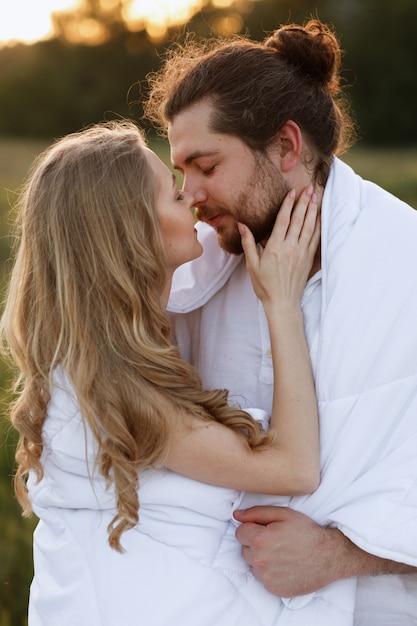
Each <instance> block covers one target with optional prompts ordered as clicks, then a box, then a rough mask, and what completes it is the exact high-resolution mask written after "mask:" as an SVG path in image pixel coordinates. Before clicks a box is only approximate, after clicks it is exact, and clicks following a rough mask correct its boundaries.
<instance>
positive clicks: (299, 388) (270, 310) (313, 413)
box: [166, 190, 319, 494]
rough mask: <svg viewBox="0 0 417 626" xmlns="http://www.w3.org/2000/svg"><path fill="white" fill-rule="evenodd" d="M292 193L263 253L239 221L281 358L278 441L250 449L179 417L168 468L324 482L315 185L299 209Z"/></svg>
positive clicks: (247, 479) (213, 475) (257, 483)
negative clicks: (312, 303)
mask: <svg viewBox="0 0 417 626" xmlns="http://www.w3.org/2000/svg"><path fill="white" fill-rule="evenodd" d="M293 206H294V194H293V193H290V194H288V195H287V197H286V198H285V200H284V202H283V204H282V206H281V209H280V211H279V214H278V218H277V221H276V224H275V226H274V229H273V232H272V234H271V236H270V238H269V240H268V242H267V244H266V246H265V249H264V251H263V254H262V255H261V256H259V255H258V252H257V248H256V245H255V242H254V240H253V237H252V234H251V233H250V231H249V229H248V228H247V227H245V226H243V225H239V229H240V232H241V235H242V245H243V248H244V251H245V255H246V263H247V268H248V272H249V274H250V277H251V280H252V283H253V287H254V290H255V293H256V294H257V296H258V297H259V298H260V299H261V301H262V303H263V306H264V309H265V313H266V316H267V319H268V323H269V326H270V335H271V349H272V355H273V363H274V398H273V411H272V417H271V428H272V430H274V431H275V433H276V439H275V442H274V444H273V445H272V446H271V447H269V448H267V449H264V450H251V449H250V447H249V445H248V444H247V441H246V439H245V438H244V437H243V435H242V436H240V435H239V433H237V432H235V431H233V430H231V429H229V428H227V427H225V426H223V425H221V424H218V423H217V422H202V421H201V420H198V419H191V418H185V417H184V416H176V417H177V418H178V420H179V423H180V425H181V426H180V427H179V428H178V430H176V433H175V434H174V436H173V440H172V443H171V446H170V452H169V455H168V459H167V462H166V466H167V467H168V468H169V469H171V470H173V471H176V472H178V473H180V474H184V475H186V476H190V477H191V478H194V479H196V480H201V481H203V482H208V483H212V484H216V485H219V486H224V487H232V488H236V489H241V490H245V491H254V492H262V493H271V494H275V493H280V494H300V493H308V492H311V491H314V490H315V489H316V488H317V486H318V482H319V441H318V415H317V403H316V398H315V390H314V382H313V376H312V371H311V364H310V357H309V353H308V349H307V344H306V340H305V335H304V325H303V317H302V312H301V296H302V293H303V289H304V287H305V284H306V281H307V279H308V275H309V272H310V270H311V267H312V264H313V259H314V255H315V252H316V249H317V246H318V241H319V228H318V226H317V206H316V202H315V197H314V196H313V195H312V192H311V190H309V191H305V192H304V193H303V194H302V195H301V197H300V199H299V201H298V202H297V205H296V207H295V208H294V209H293Z"/></svg>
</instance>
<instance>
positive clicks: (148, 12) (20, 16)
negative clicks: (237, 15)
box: [0, 0, 233, 43]
mask: <svg viewBox="0 0 417 626" xmlns="http://www.w3.org/2000/svg"><path fill="white" fill-rule="evenodd" d="M4 1H7V10H3V11H2V16H1V19H0V43H12V42H17V41H23V42H25V43H33V42H35V41H38V40H39V39H46V38H47V37H50V36H52V35H53V30H52V22H51V13H52V12H56V11H65V10H68V9H73V8H75V7H76V6H78V5H79V4H80V0H3V2H4ZM217 1H220V2H225V1H226V3H229V4H230V3H231V2H232V1H233V0H217ZM102 2H103V5H104V6H106V5H107V6H108V7H111V6H112V5H113V4H114V2H115V0H102ZM207 2H208V0H132V1H131V3H128V4H127V5H126V18H127V20H128V21H129V23H130V25H131V28H132V30H137V29H140V28H143V27H146V30H147V31H148V34H149V36H150V38H151V39H154V40H159V39H163V37H164V36H165V33H166V30H167V28H168V27H169V26H171V25H173V24H184V23H185V22H187V21H188V20H189V19H190V18H191V17H192V15H193V14H194V13H195V12H196V11H198V10H199V9H201V8H203V6H204V5H205V4H207Z"/></svg>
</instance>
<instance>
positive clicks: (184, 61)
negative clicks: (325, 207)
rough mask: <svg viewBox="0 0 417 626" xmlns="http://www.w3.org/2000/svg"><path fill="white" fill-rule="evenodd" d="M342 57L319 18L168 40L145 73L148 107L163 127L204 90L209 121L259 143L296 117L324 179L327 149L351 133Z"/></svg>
mask: <svg viewBox="0 0 417 626" xmlns="http://www.w3.org/2000/svg"><path fill="white" fill-rule="evenodd" d="M340 64H341V49H340V46H339V43H338V40H337V37H336V35H335V34H334V32H333V31H332V29H331V28H330V27H329V26H327V25H325V24H322V23H321V22H320V21H318V20H311V21H309V22H308V23H307V24H306V25H305V26H297V25H294V24H292V25H287V26H283V27H282V28H280V29H279V30H277V31H275V32H274V34H273V35H272V36H271V37H269V38H267V39H266V40H265V41H264V42H263V43H259V42H253V41H249V40H248V39H246V38H234V39H232V40H230V39H228V40H213V41H211V40H210V41H206V42H203V43H197V42H196V41H194V40H188V41H187V42H186V43H185V44H182V45H179V44H176V45H175V46H174V47H173V48H171V49H170V50H169V52H168V54H167V57H166V59H165V61H164V64H163V65H162V67H161V69H160V70H159V71H158V72H156V73H154V74H152V75H150V76H149V77H148V80H149V96H148V99H147V101H146V102H145V115H146V117H147V118H148V119H150V120H151V121H152V122H153V123H155V124H156V125H157V126H159V127H160V128H161V129H162V130H163V131H164V132H165V131H166V128H167V124H168V123H169V122H170V121H172V120H173V119H174V117H175V116H176V115H177V114H178V113H180V112H181V111H183V110H184V109H185V108H187V107H188V106H190V105H191V104H194V103H196V102H198V101H200V100H202V99H206V98H208V99H210V100H211V101H212V102H213V104H214V106H213V115H212V119H211V128H212V129H213V130H214V131H216V132H221V133H227V134H232V135H235V136H238V137H239V138H240V139H242V141H244V142H245V143H246V144H247V145H248V146H249V147H250V148H252V149H254V150H259V151H264V150H265V149H266V148H267V146H268V145H269V144H270V143H271V142H272V141H273V140H274V138H275V137H276V134H277V133H278V132H279V130H280V129H281V128H282V126H283V125H284V124H285V123H286V122H287V121H288V120H293V121H294V122H296V123H297V124H298V125H299V127H300V129H301V131H302V133H303V136H304V138H305V140H306V141H307V143H308V145H309V147H310V149H311V151H312V161H313V162H314V168H315V177H316V178H317V180H318V182H321V183H322V184H323V183H324V182H325V180H326V178H327V175H328V169H329V166H330V161H331V158H332V156H333V155H334V154H340V153H342V152H343V151H344V150H346V149H347V148H348V147H349V146H350V144H351V143H352V141H353V138H354V124H353V122H352V120H351V117H350V115H349V110H348V109H349V108H348V105H347V101H346V98H345V95H344V93H342V89H341V85H340Z"/></svg>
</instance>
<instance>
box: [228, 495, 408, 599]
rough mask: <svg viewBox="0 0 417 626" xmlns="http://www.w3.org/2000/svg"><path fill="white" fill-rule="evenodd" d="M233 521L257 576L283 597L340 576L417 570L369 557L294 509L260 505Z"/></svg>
mask: <svg viewBox="0 0 417 626" xmlns="http://www.w3.org/2000/svg"><path fill="white" fill-rule="evenodd" d="M234 517H235V518H236V520H238V521H239V522H242V524H241V525H240V526H239V528H238V529H237V531H236V537H237V539H238V540H239V541H240V543H241V544H242V555H243V558H244V559H245V561H246V562H247V563H248V564H249V566H250V569H251V571H252V573H253V574H254V576H255V578H257V579H258V580H260V581H261V582H262V584H263V585H264V587H266V589H268V591H270V592H271V593H273V594H274V595H278V596H282V597H284V598H285V597H292V596H297V595H303V594H306V593H311V592H313V591H316V590H317V589H321V588H322V587H324V586H325V585H327V584H329V583H331V582H333V581H335V580H339V579H341V578H349V577H351V576H365V575H377V574H402V573H409V572H413V571H416V568H413V567H411V566H408V565H403V564H401V563H396V562H394V561H389V560H387V559H381V558H379V557H376V556H374V555H371V554H368V553H367V552H364V551H363V550H361V549H360V548H358V547H357V546H356V545H355V544H353V543H352V542H351V541H350V540H349V539H348V538H347V537H345V535H343V534H342V533H341V532H340V531H338V530H337V529H335V528H323V527H321V526H319V525H318V524H316V523H315V522H314V521H313V520H311V519H310V518H309V517H307V516H306V515H303V514H302V513H299V512H298V511H294V510H292V509H288V508H285V507H274V506H259V507H252V508H251V509H247V510H246V511H235V513H234Z"/></svg>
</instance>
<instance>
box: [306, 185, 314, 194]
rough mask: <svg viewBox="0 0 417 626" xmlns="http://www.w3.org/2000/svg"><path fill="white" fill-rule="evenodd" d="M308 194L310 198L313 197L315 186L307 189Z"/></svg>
mask: <svg viewBox="0 0 417 626" xmlns="http://www.w3.org/2000/svg"><path fill="white" fill-rule="evenodd" d="M306 194H307V195H308V196H311V195H313V186H312V185H310V186H309V187H307V189H306Z"/></svg>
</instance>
